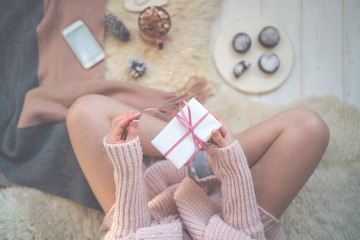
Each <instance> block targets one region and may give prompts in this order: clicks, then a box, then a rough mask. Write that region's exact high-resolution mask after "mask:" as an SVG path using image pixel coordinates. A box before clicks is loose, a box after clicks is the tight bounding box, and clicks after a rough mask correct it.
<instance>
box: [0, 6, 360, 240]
mask: <svg viewBox="0 0 360 240" xmlns="http://www.w3.org/2000/svg"><path fill="white" fill-rule="evenodd" d="M205 3H206V4H205ZM218 3H219V0H216V1H207V0H196V1H192V0H186V1H185V0H184V1H180V0H176V1H175V0H170V4H169V5H168V6H167V7H166V9H167V10H168V11H169V13H170V15H171V16H172V21H173V26H172V29H171V30H170V36H169V38H168V40H167V41H166V42H165V49H163V50H157V49H156V48H155V47H153V46H151V45H148V44H146V43H143V42H142V40H141V39H139V37H138V35H137V31H136V29H137V28H136V18H137V15H136V14H130V13H128V12H126V11H125V10H124V9H123V7H122V6H123V5H122V1H118V0H109V1H108V12H112V13H115V14H116V15H118V17H119V18H120V19H122V20H123V21H124V22H125V24H126V25H127V26H128V27H129V29H130V30H131V33H132V36H131V41H130V42H129V43H121V42H118V41H117V40H116V39H115V38H113V37H112V36H111V34H110V33H107V35H106V45H105V48H106V49H105V50H106V53H107V56H108V57H107V60H106V64H107V73H106V75H107V77H108V78H112V79H120V80H125V81H136V82H138V83H140V84H145V85H148V86H152V87H156V88H162V89H165V90H177V89H180V88H181V87H182V86H183V85H184V84H185V83H186V80H187V79H188V78H189V76H190V75H192V74H196V75H203V76H205V77H206V78H208V80H209V82H210V85H212V86H219V83H220V82H221V81H222V80H221V79H220V77H219V76H218V75H217V73H216V72H215V70H214V69H215V67H214V66H213V63H212V60H211V54H210V52H209V41H210V32H209V31H210V26H211V22H212V19H213V17H214V15H215V14H216V9H217V4H218ZM199 11H200V12H199ZM131 57H140V58H142V59H143V60H145V62H147V64H148V67H149V69H148V72H147V73H146V75H144V77H143V78H141V79H138V80H135V79H133V78H131V77H130V76H129V75H128V73H127V72H126V67H127V62H128V61H129V59H130V58H131ZM221 86H224V87H221V88H220V90H218V91H217V92H216V95H215V96H214V97H213V98H211V99H209V100H208V102H207V103H206V107H207V108H208V109H209V110H210V111H212V112H214V113H217V114H218V115H220V116H222V117H223V118H224V120H225V121H226V122H227V124H228V125H229V127H230V128H231V129H232V130H233V131H234V132H239V131H241V130H242V129H244V128H246V127H249V126H251V125H253V124H255V123H257V122H259V121H262V120H265V119H267V118H268V117H270V116H272V115H274V114H276V113H277V112H279V111H282V110H284V109H287V108H290V107H300V106H301V107H308V108H311V109H313V110H315V111H317V112H318V113H319V114H320V115H321V116H322V117H323V118H324V120H325V121H326V122H327V124H328V125H329V128H330V131H331V139H330V143H329V146H328V149H327V151H326V153H325V155H324V158H323V159H322V161H321V162H320V164H319V166H318V168H317V169H316V170H315V172H314V174H313V175H312V177H311V178H310V179H309V181H308V182H307V184H306V185H305V186H304V188H303V189H302V190H301V192H300V193H299V195H298V196H297V197H296V198H295V200H294V201H293V203H292V204H291V205H290V207H289V208H288V210H287V211H286V212H285V213H284V215H283V216H282V218H281V220H282V221H283V223H284V230H285V233H286V235H287V237H288V239H295V240H302V239H358V238H359V236H360V227H359V226H360V200H359V199H360V188H359V186H360V173H359V172H360V111H359V110H358V109H356V108H355V107H353V106H351V105H348V104H346V103H344V102H342V101H340V100H338V99H337V98H335V97H332V96H326V97H316V96H314V97H308V98H304V99H299V100H297V101H294V102H292V103H291V104H287V105H283V106H267V105H263V104H258V103H254V102H252V101H251V100H249V99H248V98H246V96H244V95H243V94H241V93H239V92H237V91H235V90H232V89H231V88H229V87H226V85H221ZM103 216H104V215H103V213H101V212H99V211H96V210H92V209H87V208H84V207H81V206H79V205H77V204H75V203H73V202H71V201H69V200H65V199H61V198H58V197H55V196H52V195H49V194H45V193H42V192H40V191H38V190H35V189H29V188H25V187H18V186H15V187H10V188H7V189H2V190H0V239H97V232H98V228H99V226H100V224H101V221H102V218H103Z"/></svg>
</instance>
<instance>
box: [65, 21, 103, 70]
mask: <svg viewBox="0 0 360 240" xmlns="http://www.w3.org/2000/svg"><path fill="white" fill-rule="evenodd" d="M62 35H63V36H64V38H65V40H66V42H67V43H68V44H69V45H70V48H71V49H72V50H73V52H74V53H75V55H76V57H77V58H78V59H79V61H80V63H81V65H82V66H83V67H84V68H85V69H89V68H91V67H92V66H94V65H95V64H97V63H98V62H100V61H101V60H103V59H104V58H105V53H104V51H103V50H102V49H101V47H100V45H99V43H98V42H97V41H96V39H95V38H94V36H93V35H92V33H91V32H90V30H89V28H88V27H87V26H86V25H85V23H84V22H83V21H82V20H77V21H76V22H74V23H72V24H71V25H69V26H68V27H66V28H65V29H64V30H63V31H62Z"/></svg>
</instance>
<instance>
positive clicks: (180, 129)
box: [151, 98, 221, 169]
mask: <svg viewBox="0 0 360 240" xmlns="http://www.w3.org/2000/svg"><path fill="white" fill-rule="evenodd" d="M188 106H189V107H190V115H191V122H192V126H194V125H196V124H197V123H198V122H199V120H200V121H201V118H203V117H204V116H205V115H206V114H208V115H207V116H206V117H205V118H204V119H203V120H202V121H201V122H199V123H198V125H197V126H196V127H195V129H194V133H195V134H196V135H197V136H198V137H199V138H201V139H202V140H203V141H204V142H207V141H209V140H210V138H211V132H212V130H214V129H219V128H220V127H221V123H220V122H219V121H217V120H216V119H215V118H214V116H213V115H211V114H210V113H208V110H206V108H204V107H203V106H202V105H201V104H200V103H199V102H198V101H197V100H196V99H195V98H192V99H191V100H190V101H189V102H188ZM183 112H184V113H185V116H186V118H187V119H189V114H188V107H187V106H186V105H185V106H184V107H183ZM178 115H179V116H182V115H181V113H180V112H179V113H178ZM189 131H190V130H189V129H188V128H187V127H185V126H184V125H183V124H181V123H180V122H179V120H178V119H177V118H175V117H174V118H173V119H172V120H171V121H170V122H169V123H168V124H167V125H166V126H165V128H164V129H163V130H161V132H160V133H159V134H158V135H157V136H156V137H155V138H154V139H153V140H152V141H151V143H152V144H153V145H154V147H155V148H156V149H157V150H158V151H159V152H160V153H161V154H162V155H165V154H166V153H167V152H168V151H169V150H170V149H171V148H172V147H173V146H174V145H175V144H177V143H178V142H179V140H180V139H181V138H183V137H184V136H185V135H186V134H188V132H189ZM195 151H196V148H195V144H194V139H193V136H192V133H190V134H188V135H187V136H186V137H185V138H184V139H183V140H182V141H180V142H179V143H178V145H176V147H175V148H173V149H172V150H171V151H170V152H169V153H168V154H167V156H165V157H166V159H168V160H170V161H171V162H172V163H173V164H174V165H175V166H176V167H177V168H178V169H179V168H181V167H182V166H183V165H184V164H185V163H186V162H188V161H189V160H190V158H191V157H192V156H193V154H194V153H195Z"/></svg>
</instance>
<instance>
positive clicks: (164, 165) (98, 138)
mask: <svg viewBox="0 0 360 240" xmlns="http://www.w3.org/2000/svg"><path fill="white" fill-rule="evenodd" d="M132 111H135V112H139V111H137V110H136V109H133V108H132V107H131V106H127V105H125V104H122V103H120V102H117V101H115V100H112V99H110V98H107V97H103V96H99V95H89V96H84V97H82V98H80V99H79V100H78V101H77V102H75V104H74V105H73V106H72V107H71V109H70V110H69V112H68V115H67V126H68V130H69V135H70V139H71V143H72V145H73V148H74V151H75V154H76V156H77V158H78V161H79V163H80V166H81V168H82V170H83V172H84V174H85V176H86V178H87V180H88V182H89V184H90V186H91V188H92V190H93V191H94V194H95V196H96V197H97V199H98V201H99V203H100V204H101V206H102V208H103V209H104V211H105V212H106V213H108V215H107V217H106V219H105V221H104V224H103V228H102V233H103V235H105V234H106V237H107V238H113V239H120V238H123V237H129V238H130V239H131V238H135V237H139V236H140V237H141V236H142V237H144V238H147V237H149V238H158V239H161V238H162V237H159V236H158V235H156V234H155V233H154V234H153V235H151V234H150V235H148V234H149V231H150V232H151V231H155V232H157V233H168V230H169V229H170V228H169V227H173V226H175V227H174V228H171V229H175V228H177V229H179V228H182V227H181V226H183V228H182V229H183V231H180V232H179V231H177V232H175V233H174V232H172V233H171V234H175V235H176V234H178V235H176V236H177V237H175V239H181V238H184V239H186V238H190V239H191V238H193V239H202V238H204V239H208V238H214V239H224V236H227V234H232V235H231V236H236V237H233V238H235V239H236V238H238V239H248V238H249V239H250V238H258V239H264V238H265V237H266V238H268V239H279V238H283V234H282V232H281V228H280V223H279V221H278V220H277V219H278V218H279V217H280V216H281V215H282V213H283V212H284V211H285V210H286V208H287V207H288V206H289V205H290V203H291V201H292V200H293V199H294V197H295V196H296V195H297V193H298V192H299V191H300V189H301V188H302V186H303V185H304V184H305V183H306V181H307V180H308V178H309V177H310V176H311V174H312V173H313V171H314V170H315V168H316V166H317V165H318V163H319V161H320V159H321V158H322V156H323V154H324V152H325V150H326V147H327V145H328V141H329V129H328V127H327V125H326V123H325V122H324V121H323V120H322V119H321V117H320V116H319V115H318V114H317V113H315V112H313V111H311V110H309V109H303V108H296V109H289V110H286V111H284V112H281V113H279V114H277V115H275V116H273V117H271V118H270V119H268V120H266V121H264V122H262V123H259V124H257V125H255V126H253V127H250V128H249V129H246V130H245V131H243V132H241V133H239V134H237V135H235V136H234V137H233V136H232V134H231V133H230V131H229V129H228V128H227V127H226V125H225V124H223V127H222V128H221V129H220V131H215V132H213V133H212V139H213V141H214V143H215V146H214V147H212V148H211V149H212V150H209V158H208V163H209V166H210V169H211V170H212V172H213V173H214V174H215V176H214V175H213V176H208V177H205V178H203V179H200V180H199V181H198V183H195V182H194V181H193V180H190V179H189V178H188V177H186V176H187V173H186V170H184V169H182V170H176V169H173V168H171V164H169V162H168V161H163V162H160V163H156V164H154V165H153V166H152V167H150V168H149V169H148V170H146V172H145V174H144V176H143V174H142V171H140V170H139V166H133V167H134V168H135V169H137V170H136V171H135V174H134V175H136V176H135V177H134V175H132V174H128V175H127V174H126V171H125V172H124V171H123V170H121V169H124V168H122V167H119V166H122V164H124V162H123V161H125V163H133V162H136V163H137V162H141V156H140V155H142V153H143V154H144V155H149V156H159V153H158V152H157V151H156V149H154V148H153V147H152V145H151V144H150V141H151V140H152V139H153V138H154V137H155V136H156V135H157V134H158V132H159V131H160V130H161V129H162V128H163V127H164V126H165V125H166V122H164V121H162V120H159V119H158V118H155V117H153V116H150V115H147V114H143V116H142V118H141V121H140V124H139V123H137V122H136V121H133V120H134V119H135V118H137V115H136V114H135V113H133V112H132ZM219 120H220V121H221V119H220V118H219ZM125 126H128V127H129V129H128V132H127V135H126V137H125V138H119V137H121V136H122V135H123V134H122V129H123V128H124V127H125ZM137 134H138V136H139V138H138V137H137ZM106 135H107V137H106V139H105V140H104V143H103V139H104V136H106ZM233 139H234V140H233ZM140 142H141V148H140ZM104 145H105V148H104ZM129 145H130V146H129ZM114 149H117V150H114ZM119 149H120V150H119ZM131 149H135V150H134V151H135V153H132V155H131V154H130V155H129V154H128V153H129V152H131ZM141 149H142V153H141ZM114 151H115V152H114ZM117 151H118V152H117ZM227 151H230V152H231V154H230V153H229V152H227ZM219 152H220V153H219ZM107 153H108V154H109V155H107ZM140 153H141V154H140ZM114 154H115V155H114ZM116 155H117V156H122V157H120V158H119V157H116ZM129 156H132V158H134V159H133V160H132V161H130V159H128V158H129ZM139 158H140V159H139ZM227 159H233V160H232V161H231V162H232V165H231V166H230V167H229V166H228V167H226V166H227V165H228V164H227V163H228V160H227ZM234 159H235V160H234ZM234 161H235V163H236V164H235V165H234V164H233V163H234ZM244 163H247V164H244ZM126 166H127V165H126ZM114 167H115V171H114ZM224 167H225V168H224ZM125 169H126V168H125ZM161 169H162V170H161ZM224 169H227V170H226V171H224ZM175 170H176V171H175ZM155 172H156V174H155V175H154V173H155ZM224 172H225V173H224ZM228 172H229V174H230V175H228V174H227V173H228ZM170 173H171V174H170ZM235 173H237V174H235ZM169 175H170V176H169ZM114 176H115V182H114ZM154 176H156V177H154ZM143 177H144V178H145V180H146V181H147V185H145V184H143V183H142V180H141V181H140V180H139V181H138V182H137V185H136V184H135V185H134V186H133V187H135V188H136V189H137V191H130V192H126V191H129V189H128V187H126V186H128V185H122V187H120V186H121V183H124V182H125V183H128V181H130V180H134V179H137V180H138V179H142V178H143ZM161 179H163V182H161ZM164 179H165V180H164ZM159 181H160V182H161V184H159ZM130 182H131V181H130ZM220 182H221V183H222V185H221V187H220ZM116 184H118V186H119V188H118V189H116ZM151 184H153V185H156V184H159V186H161V187H158V188H157V189H155V190H154V189H153V187H152V185H151ZM234 186H235V188H234ZM197 188H198V189H197ZM189 189H190V190H189ZM199 189H200V190H201V191H199ZM240 189H242V190H241V191H240ZM116 190H118V191H116ZM121 191H123V192H121ZM124 191H125V192H124ZM146 191H148V192H149V194H148V198H149V199H147V198H146V197H144V194H146ZM132 192H133V195H131V193H132ZM234 192H235V193H234ZM116 193H117V194H116ZM202 193H205V195H203V194H202ZM129 194H130V195H131V196H133V197H132V198H131V199H132V203H134V204H135V203H136V207H134V206H133V205H132V204H130V205H129V203H128V201H127V200H126V199H128V198H127V196H129ZM198 194H200V195H199V196H198ZM234 194H235V195H234ZM221 195H222V196H221ZM164 196H166V197H165V198H167V199H168V201H163V200H161V199H160V200H159V199H158V198H161V197H164ZM191 196H196V197H195V198H192V197H191ZM148 200H149V201H148ZM200 200H201V201H200ZM159 201H160V203H161V204H160V206H156V203H159ZM115 202H116V204H115ZM170 203H171V204H170ZM114 204H115V205H114ZM166 204H170V205H169V206H172V207H169V209H165V210H164V206H165V205H166ZM113 206H114V207H113ZM194 206H195V207H194ZM203 206H208V207H206V208H204V207H203ZM124 207H125V208H124ZM132 207H134V209H132ZM174 207H175V209H174ZM131 209H132V210H131ZM200 210H201V211H200ZM138 211H140V212H141V214H142V215H141V216H136V215H137V214H139V212H138ZM202 212H205V214H203V213H202ZM125 213H126V214H128V215H126V214H125ZM235 213H236V214H235ZM124 214H125V215H124ZM129 214H130V215H129ZM131 214H133V215H131ZM234 214H235V215H234ZM180 219H181V220H180ZM179 222H180V223H181V224H183V225H181V224H180V225H178V224H179ZM166 224H168V225H166ZM169 224H170V225H169ZM171 224H173V225H171ZM214 224H215V225H214ZM179 226H180V227H179ZM214 226H218V227H214ZM162 227H164V229H162ZM159 229H160V230H159ZM211 229H215V230H211ZM222 231H223V232H222ZM141 234H143V235H141ZM169 234H170V233H169ZM175 235H174V236H175ZM172 236H173V235H172ZM164 237H165V236H164ZM225 239H226V238H225ZM229 239H231V238H229Z"/></svg>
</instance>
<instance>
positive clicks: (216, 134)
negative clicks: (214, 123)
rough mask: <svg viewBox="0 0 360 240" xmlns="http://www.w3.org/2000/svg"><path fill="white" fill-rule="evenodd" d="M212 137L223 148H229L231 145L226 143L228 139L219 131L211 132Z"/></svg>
mask: <svg viewBox="0 0 360 240" xmlns="http://www.w3.org/2000/svg"><path fill="white" fill-rule="evenodd" d="M211 137H212V139H213V140H214V142H215V143H216V144H217V145H218V146H219V147H221V148H223V147H227V146H229V143H228V142H227V141H226V139H225V138H224V137H223V136H222V135H221V133H220V131H219V130H218V129H214V130H213V131H212V132H211Z"/></svg>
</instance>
